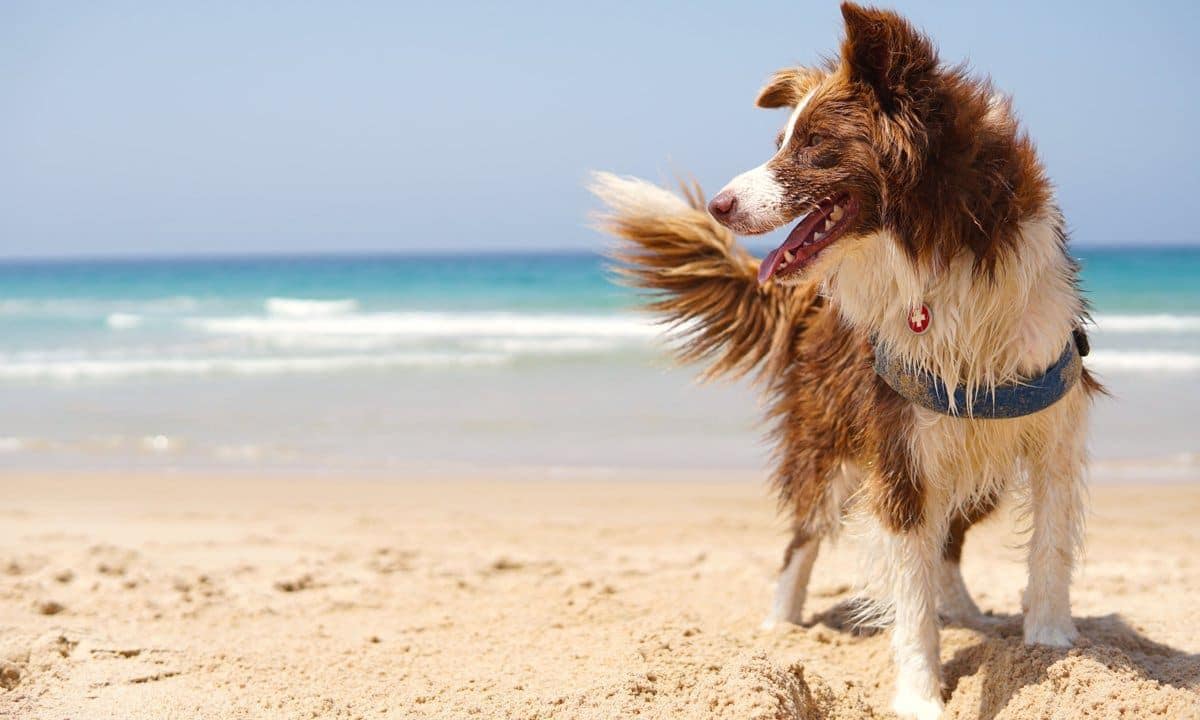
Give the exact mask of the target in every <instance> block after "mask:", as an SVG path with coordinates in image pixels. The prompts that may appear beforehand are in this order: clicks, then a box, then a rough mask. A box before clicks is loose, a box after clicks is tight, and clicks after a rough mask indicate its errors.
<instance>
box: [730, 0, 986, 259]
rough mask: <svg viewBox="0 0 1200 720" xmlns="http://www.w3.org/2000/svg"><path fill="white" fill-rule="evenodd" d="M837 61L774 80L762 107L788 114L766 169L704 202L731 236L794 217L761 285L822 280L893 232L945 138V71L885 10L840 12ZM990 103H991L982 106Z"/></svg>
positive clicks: (920, 39) (921, 39) (924, 42)
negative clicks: (940, 136)
mask: <svg viewBox="0 0 1200 720" xmlns="http://www.w3.org/2000/svg"><path fill="white" fill-rule="evenodd" d="M842 15H843V17H844V19H845V24H846V37H845V40H844V41H843V43H842V47H841V53H840V57H839V59H838V60H837V61H836V62H835V63H830V64H829V65H828V66H827V67H824V68H821V69H808V68H789V69H785V70H780V71H779V72H777V73H775V75H774V76H773V77H772V78H771V80H770V81H769V82H768V83H767V85H766V86H765V87H764V88H763V89H762V90H761V92H760V93H759V96H758V99H757V103H756V104H757V105H758V106H759V107H764V108H782V107H786V108H791V109H792V110H791V113H790V115H789V117H788V120H787V123H786V124H785V125H784V127H783V129H782V131H780V133H779V136H778V138H777V145H778V150H777V151H776V153H775V155H774V156H772V157H771V158H770V159H769V160H767V162H765V163H763V164H762V165H760V166H758V167H756V168H754V169H753V170H750V171H748V172H745V173H742V174H741V175H739V176H737V177H736V178H734V179H733V180H732V181H731V182H730V183H729V184H728V185H727V186H726V187H725V188H724V189H722V190H721V192H720V193H718V194H717V195H716V196H715V197H714V198H713V199H712V202H711V203H710V204H709V212H710V213H711V214H712V215H713V217H714V218H716V219H717V220H718V221H720V222H721V223H723V224H724V225H726V226H727V227H729V228H731V229H732V230H734V231H735V232H737V233H740V234H746V235H753V234H760V233H765V232H769V231H771V230H775V229H776V228H779V227H782V226H783V225H785V224H788V223H791V222H793V221H794V220H797V219H799V220H800V222H799V223H798V224H797V225H796V226H795V228H794V229H793V230H792V231H791V233H790V234H789V235H788V237H787V239H786V240H785V241H784V243H783V245H781V246H780V247H779V248H777V249H776V250H774V251H772V252H771V253H770V254H769V255H768V256H767V257H766V259H764V261H763V264H762V266H761V268H760V270H759V281H760V282H766V281H767V280H769V279H771V278H775V279H776V280H778V281H781V282H789V281H790V282H794V281H797V280H798V279H800V278H801V277H803V276H805V275H807V274H810V273H817V274H820V275H823V274H825V273H826V272H827V271H828V268H829V267H830V266H831V265H832V263H833V262H835V261H836V258H837V257H839V256H843V255H844V254H845V253H846V252H848V251H850V249H851V248H853V246H854V245H855V243H857V242H861V241H863V240H864V239H865V238H868V237H870V236H872V235H873V234H875V233H878V231H880V230H883V229H885V227H888V226H889V225H890V224H891V222H892V221H893V217H894V215H895V214H896V211H897V210H896V203H897V201H898V198H899V197H900V196H903V195H904V194H905V193H910V194H911V193H912V192H913V190H914V188H915V187H916V186H917V185H918V184H919V183H920V182H921V179H922V173H923V166H924V165H925V164H926V162H927V156H928V155H929V154H930V152H931V148H932V147H933V146H932V143H933V142H934V140H935V139H934V138H933V137H932V136H933V135H935V134H937V133H939V132H941V130H940V125H941V124H944V115H945V113H946V112H948V111H950V110H952V108H947V107H945V102H944V99H945V98H946V97H947V90H946V87H945V84H946V82H947V79H946V78H947V77H951V76H948V75H947V74H945V73H942V72H941V71H939V67H938V58H937V53H936V51H935V49H934V48H933V45H932V44H931V43H930V41H929V40H928V39H927V38H926V37H925V36H923V35H922V34H920V33H919V32H918V31H917V30H915V29H914V28H913V27H912V25H910V24H909V23H908V22H907V21H906V20H904V19H903V18H901V17H900V16H899V15H896V14H895V13H892V12H887V11H881V10H875V9H870V8H862V7H859V6H857V5H854V4H851V3H845V4H843V5H842ZM984 102H985V104H986V98H985V100H984Z"/></svg>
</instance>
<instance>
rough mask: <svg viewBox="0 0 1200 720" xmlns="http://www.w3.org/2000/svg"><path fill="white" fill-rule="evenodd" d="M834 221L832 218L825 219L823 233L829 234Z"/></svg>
mask: <svg viewBox="0 0 1200 720" xmlns="http://www.w3.org/2000/svg"><path fill="white" fill-rule="evenodd" d="M833 223H834V219H833V218H832V217H827V218H825V232H829V230H830V229H831V228H833Z"/></svg>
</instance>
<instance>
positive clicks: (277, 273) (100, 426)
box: [0, 248, 1200, 478]
mask: <svg viewBox="0 0 1200 720" xmlns="http://www.w3.org/2000/svg"><path fill="white" fill-rule="evenodd" d="M1077 254H1078V256H1079V258H1080V261H1081V262H1082V265H1083V284H1084V287H1085V289H1086V290H1087V292H1088V295H1089V298H1090V301H1091V304H1092V306H1093V311H1094V315H1095V321H1096V325H1095V327H1093V328H1091V337H1092V347H1093V353H1092V355H1091V357H1090V358H1089V359H1088V361H1087V362H1088V365H1089V366H1090V367H1092V368H1093V369H1094V370H1096V371H1097V372H1098V373H1099V374H1100V375H1101V376H1102V378H1103V379H1104V381H1105V382H1106V383H1107V384H1108V385H1109V387H1110V388H1111V389H1112V391H1113V393H1114V397H1113V398H1112V399H1106V400H1103V401H1101V403H1100V404H1099V407H1098V408H1097V412H1096V418H1095V431H1094V434H1093V438H1094V439H1093V443H1092V452H1093V455H1094V456H1095V458H1096V460H1097V466H1098V467H1101V468H1102V469H1104V472H1106V473H1109V474H1112V473H1119V472H1120V471H1121V468H1127V467H1133V466H1136V467H1137V468H1138V471H1137V472H1138V473H1140V475H1139V476H1145V475H1146V474H1147V472H1150V471H1148V470H1147V468H1150V469H1151V471H1152V472H1151V474H1156V476H1162V477H1168V478H1169V477H1173V476H1174V474H1176V471H1177V470H1178V472H1179V474H1184V473H1186V472H1187V471H1188V468H1192V467H1193V466H1195V465H1198V464H1200V454H1198V453H1200V431H1197V430H1196V427H1195V417H1196V411H1195V405H1194V403H1196V402H1197V401H1200V249H1178V248H1174V249H1166V248H1161V249H1136V250H1135V249H1089V248H1084V249H1078V250H1077ZM610 280H611V279H610V278H609V276H608V275H607V273H606V271H605V269H604V263H603V260H602V258H600V257H598V256H596V255H591V254H456V255H444V256H365V255H362V256H319V257H317V256H314V257H272V258H219V259H170V260H165V259H162V260H158V259H155V260H71V261H38V262H6V263H0V465H4V466H10V467H23V468H42V467H50V468H57V467H71V468H100V469H121V468H136V467H143V466H145V467H156V468H161V467H172V468H180V469H194V470H206V469H219V468H241V469H254V470H272V469H279V470H285V471H288V472H295V471H313V472H326V471H339V472H341V471H347V470H349V471H354V472H363V473H383V474H389V473H390V474H395V473H403V472H406V471H409V470H413V469H422V470H429V469H434V470H437V469H450V470H452V469H455V468H463V469H466V468H479V467H500V466H503V467H515V468H520V467H526V466H537V467H542V468H545V467H552V468H557V469H560V470H561V471H562V472H563V473H568V474H570V473H586V472H599V471H604V472H617V471H619V470H620V468H624V467H631V466H653V467H662V466H671V467H679V468H689V467H693V468H700V467H703V468H724V467H729V468H742V467H748V466H750V467H762V466H763V465H764V464H765V463H766V461H767V448H766V447H765V446H764V445H763V444H762V443H761V442H760V441H759V437H760V435H761V430H762V428H761V427H759V426H758V416H759V413H758V405H757V398H756V396H755V394H754V392H753V389H752V388H750V387H748V386H747V385H746V384H744V383H711V384H707V385H698V384H697V383H695V382H694V376H695V372H694V368H678V367H675V366H674V365H673V364H672V363H671V362H670V360H669V358H668V356H667V353H666V352H665V346H664V340H663V336H662V329H661V328H659V327H658V326H656V325H654V324H653V323H652V322H651V320H650V318H648V317H646V316H643V315H641V314H639V313H637V312H636V310H635V308H636V306H637V298H636V296H635V295H634V294H633V293H632V292H631V291H629V290H626V289H623V288H620V287H618V286H616V285H614V284H613V283H612V282H611V281H610ZM1181 468H1182V469H1181ZM1193 469H1194V468H1193Z"/></svg>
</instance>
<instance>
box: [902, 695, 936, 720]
mask: <svg viewBox="0 0 1200 720" xmlns="http://www.w3.org/2000/svg"><path fill="white" fill-rule="evenodd" d="M892 712H894V713H896V714H897V715H898V716H900V717H901V718H903V720H937V719H938V718H940V717H941V716H942V698H941V696H938V697H932V698H930V697H922V696H921V695H920V694H918V693H915V692H911V691H908V692H906V691H904V690H898V691H897V692H896V697H895V699H893V700H892Z"/></svg>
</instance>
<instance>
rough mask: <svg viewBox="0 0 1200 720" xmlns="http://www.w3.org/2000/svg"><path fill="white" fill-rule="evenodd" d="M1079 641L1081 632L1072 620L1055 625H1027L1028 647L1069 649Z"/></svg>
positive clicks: (1026, 638) (1027, 623)
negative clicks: (1042, 646)
mask: <svg viewBox="0 0 1200 720" xmlns="http://www.w3.org/2000/svg"><path fill="white" fill-rule="evenodd" d="M1078 639H1079V631H1078V630H1076V629H1075V623H1074V622H1072V621H1071V620H1070V619H1067V620H1064V621H1060V622H1054V623H1049V622H1047V623H1029V622H1026V623H1025V644H1026V645H1049V646H1050V647H1056V648H1069V647H1071V646H1072V645H1074V644H1075V641H1076V640H1078Z"/></svg>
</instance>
